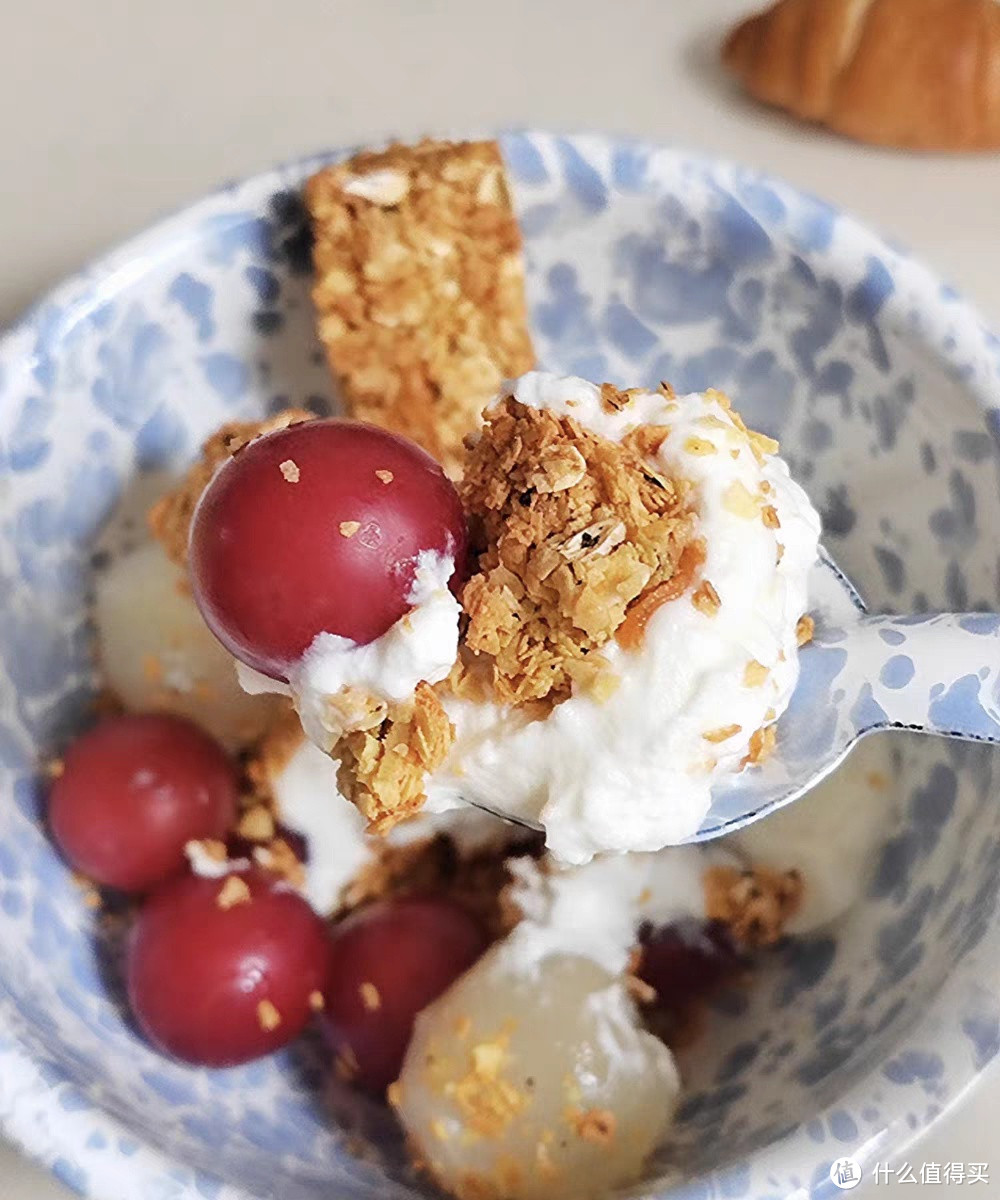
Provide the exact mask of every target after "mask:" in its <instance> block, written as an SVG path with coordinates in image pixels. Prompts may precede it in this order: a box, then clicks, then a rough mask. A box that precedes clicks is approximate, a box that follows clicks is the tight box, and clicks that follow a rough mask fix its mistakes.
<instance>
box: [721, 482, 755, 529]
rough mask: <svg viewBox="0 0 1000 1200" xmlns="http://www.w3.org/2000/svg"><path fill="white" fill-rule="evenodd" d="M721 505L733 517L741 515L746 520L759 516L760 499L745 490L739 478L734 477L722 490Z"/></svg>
mask: <svg viewBox="0 0 1000 1200" xmlns="http://www.w3.org/2000/svg"><path fill="white" fill-rule="evenodd" d="M722 506H723V508H725V510H726V512H729V513H732V514H733V516H734V517H743V519H744V520H747V521H752V520H755V519H756V518H757V517H758V516H760V499H759V498H758V497H757V496H754V495H753V494H752V493H751V492H749V491H747V488H746V485H745V484H744V483H742V482H741V481H740V480H739V479H734V480H733V482H732V483H731V484H730V485H729V487H727V488H726V490H725V492H723V494H722Z"/></svg>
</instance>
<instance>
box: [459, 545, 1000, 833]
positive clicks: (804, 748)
mask: <svg viewBox="0 0 1000 1200" xmlns="http://www.w3.org/2000/svg"><path fill="white" fill-rule="evenodd" d="M809 612H810V615H811V616H812V618H813V620H814V621H815V622H816V629H815V634H814V637H813V640H812V641H811V642H810V643H809V644H808V645H806V646H804V647H803V648H802V650H801V651H800V655H799V662H800V674H799V681H798V685H797V687H796V689H795V692H794V694H793V696H792V699H791V702H790V703H789V706H788V709H787V710H786V712H785V713H784V714H783V715H782V717H781V719H780V720H779V721H778V725H777V743H776V747H775V751H774V753H773V754H772V755H771V757H770V758H769V759H767V761H766V762H764V763H763V764H761V765H760V766H756V767H751V768H750V769H748V770H746V771H744V772H742V774H740V775H736V776H733V777H731V778H730V779H728V780H725V781H722V782H720V783H719V784H717V785H716V787H715V788H714V789H713V791H712V802H711V806H710V807H709V811H708V813H707V814H706V815H705V818H704V820H703V821H702V824H701V826H700V828H699V829H698V830H697V831H696V832H695V833H694V834H693V835H692V836H691V837H689V838H686V839H685V840H686V841H689V842H703V841H709V840H710V839H712V838H716V837H719V836H721V835H722V834H724V833H732V832H734V831H735V830H737V829H741V828H743V827H744V826H746V825H750V824H752V823H753V822H754V821H758V820H760V819H761V818H762V817H765V816H767V814H768V813H771V812H774V811H776V810H777V809H779V808H782V807H783V806H784V805H786V804H790V803H791V802H792V801H793V800H797V799H798V798H799V797H800V796H802V795H803V794H804V793H805V792H807V791H809V790H810V788H813V787H815V786H816V784H818V783H819V782H820V781H821V780H823V779H824V778H825V777H826V776H827V775H829V774H830V772H831V771H832V770H833V769H834V768H835V767H836V766H837V765H838V764H839V763H840V762H841V761H842V760H843V759H844V757H845V756H846V755H847V753H848V751H849V750H850V749H851V747H852V746H853V745H854V744H855V743H856V742H857V741H859V740H860V739H861V738H862V737H864V736H865V735H867V734H869V733H875V732H876V731H877V730H881V729H905V730H912V731H916V732H919V733H929V734H936V735H938V736H940V737H952V738H961V739H964V740H966V741H972V742H987V743H989V744H991V745H1000V616H998V615H995V614H992V613H927V614H920V615H914V616H873V615H871V614H869V613H868V612H867V611H866V609H865V605H864V601H863V600H862V599H861V597H860V595H859V594H858V592H857V590H856V589H855V587H854V585H853V584H852V583H851V581H850V580H849V579H848V578H847V576H846V575H845V574H844V573H843V572H842V571H841V570H840V568H839V567H838V566H837V564H836V563H835V562H834V561H833V559H832V558H831V557H830V555H829V554H828V553H827V551H826V550H825V549H821V551H820V557H819V559H818V560H817V562H816V565H815V566H814V567H813V570H812V573H811V575H810V578H809ZM664 803H669V797H664ZM477 806H478V807H480V808H484V809H485V810H486V811H487V812H491V813H492V814H493V815H494V816H497V817H500V818H502V819H503V820H505V821H509V822H511V823H512V824H515V825H522V826H524V827H525V828H526V829H531V830H533V831H535V832H539V833H540V832H543V829H542V826H541V825H539V824H538V823H537V822H534V821H530V820H527V819H525V818H523V817H517V816H513V815H511V814H509V813H504V812H500V811H499V810H497V809H492V808H488V807H487V806H486V805H483V804H478V805H477Z"/></svg>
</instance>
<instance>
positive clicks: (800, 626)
mask: <svg viewBox="0 0 1000 1200" xmlns="http://www.w3.org/2000/svg"><path fill="white" fill-rule="evenodd" d="M815 633H816V622H815V621H814V620H813V619H812V617H811V616H809V614H808V613H805V614H803V615H802V616H801V617H799V619H798V623H797V624H796V626H795V640H796V641H797V642H798V644H799V646H800V647H801V646H808V644H809V643H810V642H811V641H812V640H813V635H814V634H815Z"/></svg>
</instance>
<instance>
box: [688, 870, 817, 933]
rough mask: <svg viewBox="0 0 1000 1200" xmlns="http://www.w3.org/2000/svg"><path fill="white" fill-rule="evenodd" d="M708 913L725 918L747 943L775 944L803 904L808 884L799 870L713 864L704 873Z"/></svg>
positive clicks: (717, 917) (733, 931) (724, 920)
mask: <svg viewBox="0 0 1000 1200" xmlns="http://www.w3.org/2000/svg"><path fill="white" fill-rule="evenodd" d="M704 887H705V915H706V917H707V918H708V919H709V920H710V921H712V920H715V921H722V922H723V923H724V924H725V925H727V926H728V927H729V930H730V932H731V933H732V934H733V936H734V937H735V938H736V940H737V941H738V942H740V943H742V944H743V945H744V946H748V947H751V948H757V947H761V946H771V945H773V944H774V943H775V942H777V941H778V940H779V939H780V938H781V937H782V936H783V934H784V931H785V926H786V924H787V923H788V921H789V920H790V919H791V918H792V917H793V916H794V915H795V914H796V913H797V912H798V910H799V909H800V908H801V906H802V898H803V894H804V892H805V884H804V882H803V879H802V875H801V874H800V873H799V872H798V871H796V870H791V871H774V870H772V869H771V868H769V867H754V868H753V869H752V870H746V871H741V870H739V869H737V868H736V867H727V866H717V867H710V868H709V869H708V870H707V871H706V872H705V876H704Z"/></svg>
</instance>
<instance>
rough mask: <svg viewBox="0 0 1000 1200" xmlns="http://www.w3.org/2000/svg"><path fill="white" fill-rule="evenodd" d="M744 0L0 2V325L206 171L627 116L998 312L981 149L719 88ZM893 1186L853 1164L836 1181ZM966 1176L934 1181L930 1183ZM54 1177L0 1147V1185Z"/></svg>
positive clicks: (996, 161)
mask: <svg viewBox="0 0 1000 1200" xmlns="http://www.w3.org/2000/svg"><path fill="white" fill-rule="evenodd" d="M752 4H753V0H700V2H699V3H697V4H694V3H690V2H685V3H676V2H674V3H670V2H666V3H665V2H664V0H616V3H614V4H610V3H607V2H606V0H506V3H504V4H502V5H498V4H496V3H495V0H464V2H463V3H460V4H459V3H448V2H447V0H283V3H281V4H278V3H277V0H213V2H212V3H210V4H206V3H205V2H204V0H171V3H169V4H147V3H140V4H136V3H135V2H134V0H101V2H100V3H99V4H96V5H93V4H81V3H80V0H35V2H34V3H32V4H19V5H11V6H10V7H9V8H7V9H6V10H5V14H4V16H5V20H4V26H5V28H4V36H3V37H2V38H0V145H2V146H3V148H4V149H3V154H2V157H0V175H2V180H3V186H2V187H0V230H2V244H3V273H2V276H0V326H2V325H4V324H5V323H7V322H8V321H10V320H11V319H12V318H14V317H15V316H16V315H17V313H18V312H19V310H21V309H22V308H23V307H24V306H25V305H27V304H28V303H30V302H31V301H32V300H34V299H35V298H36V297H37V296H38V295H39V294H40V293H42V292H43V291H44V290H45V289H46V288H48V287H49V286H50V285H51V284H53V283H55V282H56V281H57V280H58V279H59V278H61V277H62V276H63V275H65V274H67V273H68V272H71V271H72V270H73V269H74V268H76V267H77V266H78V265H80V264H81V263H82V262H84V261H85V260H87V259H88V258H90V257H92V256H93V255H95V254H97V253H99V252H101V251H102V250H104V249H105V248H107V247H108V246H110V245H112V244H114V243H115V242H116V241H118V240H120V239H121V238H123V237H124V236H126V235H128V234H131V233H133V232H135V231H137V230H139V229H140V228H142V227H143V226H144V225H146V224H148V223H149V222H150V221H152V220H154V219H155V218H156V217H158V216H160V215H161V214H162V213H163V212H165V211H169V210H170V209H172V208H175V207H177V206H180V205H182V204H184V203H185V202H186V201H188V200H191V199H194V198H195V197H197V196H198V195H199V194H200V193H202V192H204V191H206V190H209V189H211V188H212V187H214V186H215V185H216V184H217V183H219V182H220V181H222V180H225V179H229V178H232V177H235V176H239V175H243V174H247V173H250V172H254V171H257V170H259V169H261V168H264V167H267V166H268V165H270V164H271V163H273V162H276V161H280V160H283V159H288V158H292V157H295V156H298V155H300V154H305V153H308V152H310V151H313V150H318V149H321V148H323V147H328V146H336V145H338V144H348V143H357V142H361V141H364V140H365V139H366V138H372V139H375V138H379V137H382V136H384V135H386V134H387V133H393V134H398V135H400V136H403V137H407V136H415V135H418V134H421V133H424V132H455V133H460V132H462V131H477V130H489V129H493V128H499V127H504V126H511V125H537V126H540V127H553V128H563V129H574V130H586V129H599V130H607V131H610V132H618V133H628V134H633V135H637V136H640V137H646V138H650V139H653V140H658V141H666V142H674V143H677V144H680V145H685V146H690V147H697V148H699V149H701V150H704V151H707V152H709V153H714V154H721V155H724V156H728V157H732V158H738V159H740V160H742V161H743V162H745V163H747V164H749V165H752V166H755V167H761V168H764V169H766V170H768V171H772V172H774V173H776V174H779V175H783V176H785V177H786V178H788V179H789V180H791V181H792V182H793V183H795V184H798V185H800V186H802V187H805V188H807V189H809V190H810V191H813V192H816V193H818V194H819V195H822V196H824V197H826V198H828V199H829V200H831V201H833V202H834V203H836V204H839V205H843V206H844V207H846V208H849V209H851V210H853V211H854V212H855V213H856V214H857V215H859V216H860V217H862V218H863V219H864V220H866V221H868V222H869V223H870V224H872V225H874V226H875V227H877V228H879V229H882V230H884V231H886V232H888V233H891V234H892V235H893V236H894V237H896V238H898V239H900V240H902V241H903V242H904V243H907V244H909V245H910V246H912V247H913V248H914V249H915V250H916V251H917V252H918V253H919V254H920V255H921V256H922V257H923V258H924V259H925V260H927V261H928V262H929V263H930V264H931V265H932V266H934V267H935V268H936V269H937V270H938V271H939V272H940V273H941V274H942V275H944V276H945V277H946V278H948V279H949V280H950V281H951V282H952V283H954V284H955V285H956V286H958V287H959V288H960V289H961V290H963V291H964V292H966V294H967V295H969V296H970V298H971V299H972V300H973V301H975V302H976V303H978V305H979V306H980V308H981V309H982V310H983V312H984V313H985V315H986V317H987V319H988V320H990V321H991V322H992V323H993V325H994V326H1000V275H998V272H997V269H996V259H995V256H994V255H992V254H989V253H985V252H984V250H985V248H986V247H990V248H992V247H993V246H994V245H995V238H996V214H997V213H998V212H1000V158H997V157H984V158H974V157H972V158H959V159H945V158H939V157H928V156H916V155H905V154H898V153H892V152H885V151H876V150H871V149H867V148H864V147H859V146H855V145H852V144H849V143H847V142H844V141H841V140H838V139H836V138H834V137H831V136H827V135H825V134H823V133H821V132H818V131H814V130H811V129H807V128H804V127H801V126H798V125H795V124H794V123H792V122H790V121H787V120H785V119H783V118H782V117H780V116H778V115H777V114H772V113H769V112H765V111H763V110H760V109H758V108H757V107H755V106H754V105H752V104H751V103H749V102H747V101H745V100H743V99H742V98H741V97H740V96H739V95H737V93H736V92H735V90H734V89H733V88H732V87H730V86H729V84H728V83H727V81H726V80H725V79H724V78H723V76H722V74H721V72H720V70H719V68H718V66H717V47H718V42H719V37H720V34H721V32H722V31H723V30H724V29H725V28H726V26H727V24H728V23H729V22H731V21H732V20H733V19H734V18H736V17H737V16H738V15H741V14H742V13H744V12H745V11H746V10H747V8H748V7H752ZM570 46H572V51H569V50H568V48H569V47H570ZM567 55H570V57H568V58H567ZM997 1105H1000V1078H996V1077H995V1078H994V1079H993V1080H992V1082H988V1083H986V1084H984V1086H983V1087H981V1088H979V1089H977V1090H976V1094H975V1095H974V1096H973V1097H971V1098H969V1099H968V1100H967V1101H966V1102H965V1103H964V1104H963V1105H961V1106H960V1107H959V1109H958V1110H957V1111H954V1110H953V1111H952V1112H951V1113H949V1114H948V1115H947V1116H946V1117H945V1118H943V1119H942V1120H941V1121H940V1122H939V1124H938V1125H937V1127H936V1128H935V1129H934V1130H933V1131H932V1132H931V1133H930V1134H929V1135H928V1136H927V1138H926V1139H925V1140H924V1141H923V1142H921V1144H920V1145H919V1146H918V1147H917V1149H916V1151H915V1152H914V1154H913V1156H912V1160H913V1161H914V1162H915V1163H918V1164H919V1163H921V1162H924V1161H928V1162H931V1161H937V1162H958V1161H986V1160H988V1159H989V1156H990V1148H991V1146H992V1145H993V1144H994V1143H995V1133H994V1130H995V1119H994V1118H993V1114H994V1113H995V1111H996V1106H997ZM992 1166H993V1177H994V1182H993V1184H992V1186H991V1187H990V1188H988V1189H987V1188H984V1189H982V1190H981V1192H980V1194H994V1195H995V1194H997V1192H998V1191H1000V1161H997V1162H995V1163H993V1164H992ZM904 1187H905V1185H904V1184H902V1183H898V1182H897V1183H895V1184H889V1185H888V1186H886V1185H884V1184H883V1185H882V1186H880V1187H874V1186H872V1184H871V1183H870V1182H868V1183H866V1184H863V1185H862V1186H861V1187H860V1188H858V1189H857V1190H856V1191H855V1192H854V1195H855V1196H859V1197H865V1196H868V1195H871V1196H875V1195H880V1194H881V1195H898V1194H900V1192H902V1194H904V1195H905V1194H907V1193H906V1192H905V1191H903V1189H904ZM967 1188H968V1185H966V1187H965V1188H960V1187H959V1186H958V1185H940V1186H938V1187H936V1188H935V1195H938V1196H945V1197H948V1196H957V1195H958V1194H959V1193H960V1191H961V1192H963V1193H964V1191H966V1190H967ZM994 1189H997V1190H994ZM973 1194H975V1193H973ZM68 1195H69V1193H68V1192H67V1191H66V1190H65V1189H64V1188H62V1187H61V1186H59V1185H58V1184H56V1183H55V1182H53V1181H52V1180H50V1179H49V1178H48V1177H47V1176H45V1175H44V1174H43V1173H41V1172H40V1171H39V1170H38V1169H37V1168H35V1167H33V1166H31V1165H30V1164H28V1163H26V1162H25V1161H24V1160H23V1159H21V1158H20V1157H19V1156H18V1155H17V1154H16V1153H15V1152H14V1151H13V1150H10V1149H5V1148H4V1147H3V1146H0V1197H2V1200H65V1198H66V1197H68ZM98 1200H100V1198H98Z"/></svg>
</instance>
